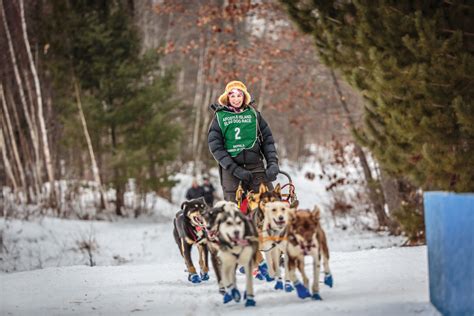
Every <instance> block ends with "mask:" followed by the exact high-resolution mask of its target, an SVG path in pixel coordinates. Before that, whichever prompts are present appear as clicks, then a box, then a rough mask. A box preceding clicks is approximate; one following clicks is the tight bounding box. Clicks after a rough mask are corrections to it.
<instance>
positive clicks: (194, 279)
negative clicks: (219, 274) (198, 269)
mask: <svg viewBox="0 0 474 316" xmlns="http://www.w3.org/2000/svg"><path fill="white" fill-rule="evenodd" d="M188 281H191V282H192V283H201V278H200V277H199V275H197V274H196V273H191V274H189V275H188Z"/></svg>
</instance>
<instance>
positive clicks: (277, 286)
mask: <svg viewBox="0 0 474 316" xmlns="http://www.w3.org/2000/svg"><path fill="white" fill-rule="evenodd" d="M275 290H283V281H282V280H281V278H279V279H278V280H277V281H276V283H275Z"/></svg>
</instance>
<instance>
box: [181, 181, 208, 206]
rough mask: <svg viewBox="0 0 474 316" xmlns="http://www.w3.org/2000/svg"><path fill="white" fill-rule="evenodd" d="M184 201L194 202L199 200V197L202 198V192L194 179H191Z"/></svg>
mask: <svg viewBox="0 0 474 316" xmlns="http://www.w3.org/2000/svg"><path fill="white" fill-rule="evenodd" d="M185 197H186V200H188V201H189V200H194V199H199V198H200V197H204V190H203V188H202V186H200V185H199V183H198V181H197V179H196V178H193V182H192V183H191V187H190V188H189V189H188V190H187V191H186V196H185Z"/></svg>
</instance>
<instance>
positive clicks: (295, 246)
mask: <svg viewBox="0 0 474 316" xmlns="http://www.w3.org/2000/svg"><path fill="white" fill-rule="evenodd" d="M287 236H288V242H287V249H286V252H287V255H288V274H289V278H290V280H291V281H292V282H293V284H294V286H295V288H296V292H297V294H298V297H300V298H302V299H304V298H307V297H311V298H312V299H314V300H322V298H321V296H320V294H319V273H320V260H321V256H322V258H323V266H324V274H325V276H324V283H325V284H326V285H328V286H329V287H332V285H333V278H332V275H331V271H330V270H329V249H328V245H327V240H326V234H325V233H324V230H323V229H322V227H321V223H320V211H319V209H318V208H315V209H314V210H313V211H309V210H298V211H296V212H294V213H292V214H291V215H290V221H289V224H288V234H287ZM305 256H311V257H312V258H313V284H312V287H311V290H312V294H311V293H310V292H309V290H308V288H309V279H308V277H307V276H306V273H305V270H304V257H305ZM296 268H298V270H299V271H300V273H301V276H302V278H303V284H301V283H300V282H299V280H298V279H297V277H296Z"/></svg>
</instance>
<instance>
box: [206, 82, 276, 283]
mask: <svg viewBox="0 0 474 316" xmlns="http://www.w3.org/2000/svg"><path fill="white" fill-rule="evenodd" d="M210 109H211V110H212V111H213V112H214V118H213V120H212V122H211V124H210V126H209V132H208V145H209V150H210V152H211V154H212V156H213V157H214V159H215V160H216V161H217V162H218V164H219V165H218V167H219V175H220V180H221V186H222V190H223V193H224V199H225V200H226V201H232V202H235V198H236V196H235V194H236V191H237V188H238V186H239V183H241V184H242V187H243V190H244V192H248V191H250V190H252V191H254V192H258V188H259V186H260V184H261V183H264V184H265V185H266V186H267V187H268V188H269V189H270V190H272V189H273V186H272V183H271V182H272V181H275V180H276V178H277V175H278V173H279V172H280V169H279V166H278V155H277V151H276V148H275V141H274V139H273V135H272V132H271V130H270V126H269V125H268V124H267V122H266V121H265V120H264V118H263V117H262V115H261V113H260V112H258V111H257V110H255V109H254V108H253V107H252V105H251V97H250V94H249V93H248V91H247V87H246V86H245V85H244V84H243V83H242V82H240V81H231V82H229V83H228V84H227V86H226V88H225V92H224V93H223V94H222V95H221V96H220V97H219V99H218V104H211V105H210ZM259 271H260V273H261V276H263V277H265V278H266V279H267V281H272V279H271V277H270V276H269V274H268V270H267V265H266V263H265V261H262V262H260V264H259ZM261 276H260V277H259V276H257V277H259V278H261Z"/></svg>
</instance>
